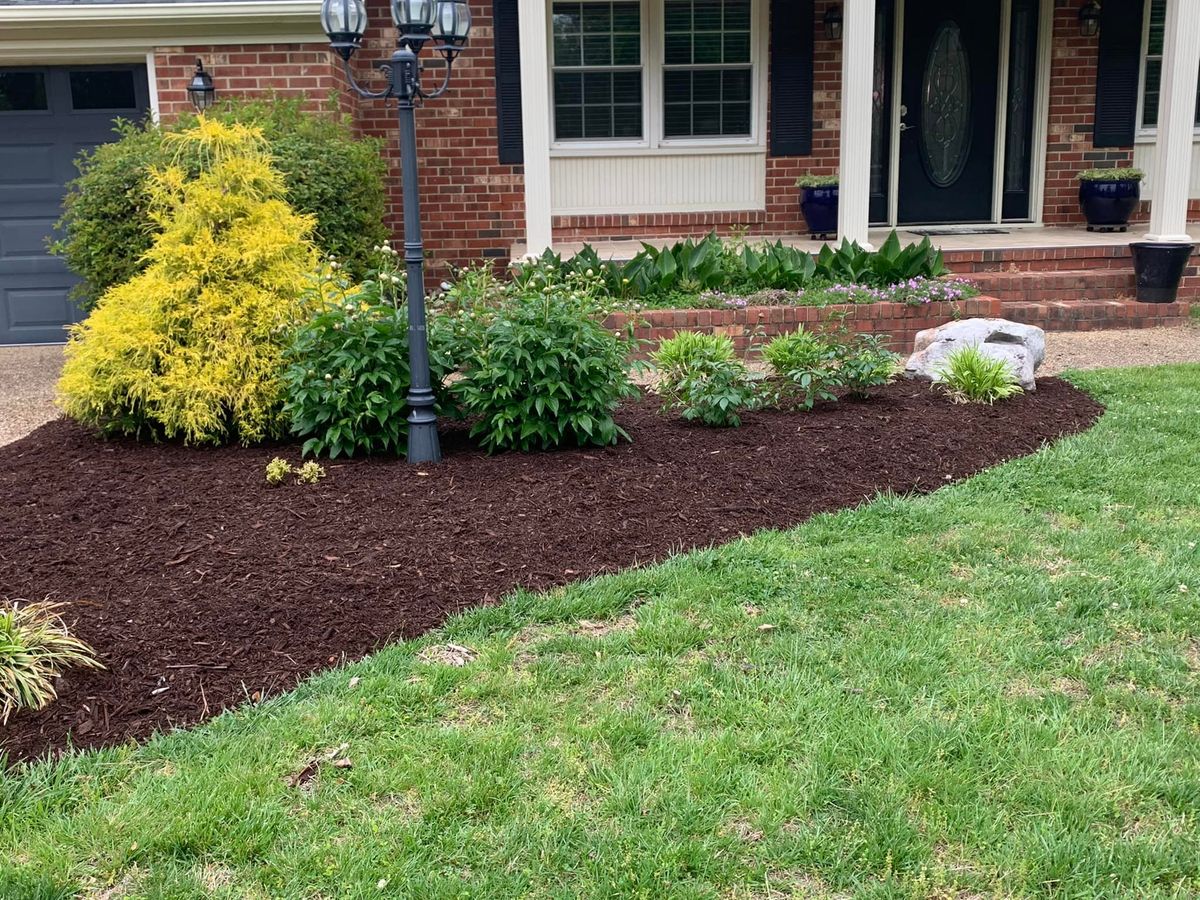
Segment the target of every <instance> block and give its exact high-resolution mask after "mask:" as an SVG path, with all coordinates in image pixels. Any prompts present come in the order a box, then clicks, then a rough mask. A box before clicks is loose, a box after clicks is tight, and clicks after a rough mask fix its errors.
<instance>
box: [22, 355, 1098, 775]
mask: <svg viewBox="0 0 1200 900" xmlns="http://www.w3.org/2000/svg"><path fill="white" fill-rule="evenodd" d="M1100 412H1101V407H1100V406H1099V405H1098V404H1097V403H1095V402H1094V401H1093V400H1092V399H1090V398H1089V397H1087V396H1086V395H1084V394H1082V393H1080V392H1079V391H1077V390H1075V389H1074V388H1072V387H1071V386H1069V385H1068V384H1066V383H1065V382H1062V381H1058V380H1055V379H1046V380H1044V381H1042V382H1041V385H1040V388H1039V390H1038V391H1037V393H1036V394H1034V395H1029V396H1025V397H1020V398H1018V399H1015V400H1012V401H1009V402H1006V403H1004V404H1002V405H998V406H996V407H980V406H955V405H953V404H951V403H950V402H948V401H947V400H946V399H945V398H943V397H941V396H939V395H938V394H936V393H933V392H931V391H930V390H929V388H928V387H927V386H925V385H920V384H912V383H901V384H897V385H894V386H892V387H889V388H887V389H886V390H884V391H883V392H881V394H880V395H879V396H877V397H875V398H874V399H872V400H869V401H865V402H852V401H848V402H843V403H839V404H835V405H831V406H829V407H827V408H823V409H818V410H817V411H815V412H813V413H809V414H794V415H788V414H780V413H757V414H754V415H750V416H748V417H747V420H746V422H745V424H744V426H743V427H742V428H739V429H730V430H714V429H704V428H698V427H691V426H687V425H684V424H682V423H679V422H677V421H673V420H667V419H664V418H662V417H661V416H658V415H656V413H655V409H654V407H653V406H651V405H650V404H649V403H648V402H646V403H643V404H641V405H632V406H629V407H626V408H624V409H622V411H621V412H620V414H619V416H618V419H619V421H620V422H621V424H622V425H624V427H625V428H626V429H627V430H628V431H629V433H630V435H631V436H632V438H633V443H631V444H621V445H620V446H617V447H611V448H608V449H604V450H596V449H589V450H573V451H564V452H558V453H546V454H539V455H523V454H507V455H500V456H495V457H487V456H483V455H482V454H480V453H479V452H478V451H476V450H473V449H471V448H470V447H469V446H468V445H467V444H466V441H465V440H464V438H463V436H462V435H461V433H452V434H450V435H449V436H448V437H447V439H446V440H445V441H444V444H445V448H446V451H447V461H446V462H445V463H443V464H442V465H441V466H438V467H430V468H427V469H412V468H409V467H407V466H406V465H405V464H403V463H402V462H399V461H396V460H367V461H354V462H342V463H334V464H329V465H328V470H329V475H328V477H327V478H326V479H325V480H324V481H322V482H320V483H319V484H317V485H316V486H313V487H301V486H295V485H288V486H284V487H275V488H272V487H269V486H268V485H267V484H266V483H265V481H264V477H263V468H264V466H265V464H266V463H267V461H268V460H270V459H271V458H272V457H273V456H275V455H277V454H280V453H283V454H284V455H286V456H288V457H289V458H291V459H293V460H295V459H297V458H298V456H299V454H298V452H296V450H295V448H284V449H283V450H281V449H280V448H256V449H250V450H245V449H236V448H230V449H222V450H189V449H185V448H182V447H178V446H168V445H163V446H145V445H137V444H134V443H131V442H123V441H118V442H103V441H100V440H97V439H95V438H93V437H91V436H89V435H88V434H87V433H85V432H84V431H83V430H81V429H80V428H78V427H76V426H75V425H72V424H71V423H69V422H66V421H58V422H53V423H50V424H49V425H45V426H43V427H42V428H39V429H38V430H37V431H35V432H34V433H33V434H31V435H29V436H28V437H26V438H24V439H23V440H20V441H18V442H16V443H14V444H11V445H9V446H7V447H4V448H0V497H2V498H3V501H2V506H0V599H6V598H7V599H11V598H17V597H21V598H29V599H33V598H45V597H51V598H54V599H56V600H63V601H69V602H70V604H71V605H70V609H69V618H70V619H71V620H74V622H73V625H74V631H75V633H76V634H78V635H79V637H81V638H83V639H84V640H86V641H88V642H90V643H91V644H92V645H93V646H94V647H95V649H96V650H97V652H98V653H99V656H100V658H101V660H102V661H103V662H104V664H105V665H106V666H107V670H106V671H103V672H89V671H86V670H75V671H72V672H70V673H69V675H68V677H67V678H66V679H65V680H64V683H63V684H62V689H61V695H60V699H59V700H58V701H57V702H56V703H54V704H52V705H51V706H50V707H49V708H48V709H46V710H44V711H42V712H40V713H36V714H34V713H28V712H26V713H19V714H17V715H15V716H14V717H13V718H12V719H10V721H9V723H8V725H7V726H6V727H4V729H3V733H2V734H0V747H3V749H4V750H6V751H7V752H8V753H9V754H10V760H12V761H15V760H22V759H28V758H30V757H33V756H36V755H41V754H44V753H45V752H46V751H47V750H53V749H57V748H61V747H63V746H65V745H66V743H67V742H68V740H71V741H73V742H74V744H75V745H77V746H99V745H105V744H112V743H117V742H120V741H123V740H125V739H127V738H131V737H132V738H144V737H146V736H147V735H149V734H151V733H152V732H153V731H154V730H156V729H164V728H169V727H171V726H180V725H190V724H193V723H196V722H198V721H200V720H202V719H204V718H206V717H208V716H211V715H215V714H216V713H217V712H218V711H220V710H221V709H223V708H226V707H229V706H234V705H237V704H239V703H243V702H245V701H246V699H247V698H248V697H251V698H257V697H261V696H265V695H269V694H275V693H278V692H280V691H285V690H287V689H288V688H290V687H292V686H293V685H294V684H295V683H296V682H297V681H298V680H299V679H300V678H303V677H304V676H305V675H307V674H308V673H310V672H313V671H315V670H318V669H322V668H325V667H328V666H330V665H331V664H334V663H336V662H339V661H341V660H342V659H343V658H348V659H354V658H358V657H361V656H363V655H365V654H367V653H369V652H371V651H372V650H373V649H375V648H377V647H379V646H380V645H381V644H382V643H384V642H386V641H389V640H392V639H395V638H402V637H404V638H406V637H412V636H414V635H418V634H420V633H422V632H424V631H426V630H428V629H430V628H433V627H434V626H436V625H437V624H438V623H440V622H441V621H443V620H444V619H445V618H446V616H447V615H449V614H451V613H453V612H455V611H457V610H461V609H464V608H466V607H470V606H474V605H478V604H481V603H488V602H494V600H495V599H497V598H499V597H502V596H503V595H504V594H505V593H507V592H508V591H511V590H512V589H513V588H514V587H516V586H518V585H521V586H525V587H529V588H546V587H550V586H552V585H558V584H562V583H564V582H568V581H572V580H574V579H578V578H584V577H587V576H589V575H594V574H596V573H600V572H609V571H613V570H616V569H621V568H624V567H628V566H631V565H634V564H637V563H645V562H648V561H650V560H654V559H659V558H662V557H664V556H666V555H668V554H670V553H671V552H674V551H678V550H679V549H680V547H685V548H690V547H696V546H704V545H709V544H712V543H714V542H718V543H719V542H722V541H726V540H729V539H731V538H733V537H734V536H736V535H737V534H739V533H743V532H752V531H754V530H756V529H759V528H764V527H786V526H791V525H795V524H797V523H798V522H801V521H803V520H804V519H806V518H808V517H809V516H812V515H813V514H815V513H818V512H822V511H826V510H832V509H836V508H839V507H845V506H850V505H853V504H856V503H859V502H860V501H862V500H863V499H864V498H867V497H870V496H871V495H873V494H874V493H875V492H876V491H879V490H885V489H887V490H892V491H896V492H901V493H904V492H910V491H929V490H933V489H935V488H938V487H940V486H942V485H944V484H946V483H947V481H948V480H951V479H958V478H963V477H965V476H968V475H971V474H973V473H975V472H978V471H979V470H981V469H983V468H985V467H987V466H991V465H994V464H995V463H998V462H1001V461H1002V460H1005V459H1009V458H1012V457H1015V456H1020V455H1022V454H1025V453H1029V452H1031V451H1033V450H1036V449H1037V448H1038V447H1039V446H1040V445H1041V444H1042V443H1043V442H1045V441H1048V440H1053V439H1055V438H1057V437H1060V436H1062V435H1066V434H1070V433H1074V432H1077V431H1080V430H1082V429H1084V428H1086V427H1088V426H1089V425H1091V424H1092V423H1093V422H1094V421H1095V419H1096V418H1097V417H1098V416H1099V414H1100ZM164 688H165V690H163V689H164Z"/></svg>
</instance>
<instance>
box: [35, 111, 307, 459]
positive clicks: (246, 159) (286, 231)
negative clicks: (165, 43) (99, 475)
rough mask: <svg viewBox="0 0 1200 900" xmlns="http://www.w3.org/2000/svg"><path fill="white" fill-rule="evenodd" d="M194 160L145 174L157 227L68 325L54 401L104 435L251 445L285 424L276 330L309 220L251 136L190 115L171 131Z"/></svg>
mask: <svg viewBox="0 0 1200 900" xmlns="http://www.w3.org/2000/svg"><path fill="white" fill-rule="evenodd" d="M168 140H169V143H170V145H171V146H173V147H174V146H177V147H178V148H179V150H180V153H181V155H184V154H194V155H201V154H203V155H205V156H206V157H208V158H210V159H211V160H212V163H211V165H210V166H209V167H208V168H207V169H206V171H204V172H202V173H201V174H200V175H199V176H197V177H195V178H190V177H189V176H188V175H187V173H186V172H184V171H183V170H182V169H179V168H176V167H169V168H167V169H164V170H160V171H156V172H155V173H154V174H153V176H152V178H151V182H150V189H149V190H150V199H151V216H152V218H153V221H154V222H155V224H156V226H157V227H158V229H159V233H158V234H157V235H156V236H155V238H154V244H153V247H152V248H151V249H150V251H149V253H148V254H147V260H148V262H149V265H148V267H147V268H146V270H145V271H143V272H142V273H140V274H138V275H136V276H134V278H133V279H131V280H130V281H127V282H125V283H123V284H120V285H117V286H116V287H113V288H111V289H109V290H108V291H107V292H106V293H105V294H104V296H103V297H101V299H100V302H99V303H98V304H97V306H96V308H95V309H94V310H93V311H92V314H91V315H90V316H88V318H87V319H85V320H84V321H83V322H82V323H80V324H78V325H75V326H73V327H72V328H71V336H70V339H69V341H68V342H67V346H66V362H65V365H64V367H63V374H62V378H61V379H60V381H59V385H58V389H59V400H60V403H61V405H62V408H63V410H64V411H65V412H66V413H67V415H69V416H72V417H73V418H75V419H78V420H79V421H81V422H84V423H85V424H88V425H92V426H94V427H96V428H98V429H100V430H102V431H106V432H115V433H119V434H128V435H137V436H143V437H154V438H157V437H167V438H176V437H178V438H181V439H183V440H184V441H185V442H187V443H196V444H200V443H220V442H222V441H226V440H231V439H236V440H240V441H242V442H244V443H253V442H256V441H260V440H263V439H264V438H268V437H274V436H276V435H278V434H279V433H280V432H281V431H282V430H283V429H282V426H283V416H282V406H283V392H282V388H283V385H282V379H281V377H280V376H281V372H282V369H283V352H284V347H285V345H286V343H287V335H288V333H289V331H290V329H291V328H292V327H294V326H295V325H296V324H297V323H298V322H299V321H301V320H302V318H303V316H304V304H303V302H302V299H301V297H302V294H303V293H304V290H305V287H306V285H307V284H308V283H309V279H310V276H311V273H312V272H313V270H314V269H315V267H316V254H315V252H314V250H313V247H312V245H311V244H310V243H309V241H308V234H309V232H310V231H311V229H312V220H311V219H310V218H309V217H307V216H301V215H297V214H296V213H295V212H294V211H293V210H292V209H291V207H289V206H288V204H287V202H286V201H284V199H283V193H284V187H283V179H282V178H281V177H280V176H279V173H278V172H276V171H275V170H274V169H273V168H272V167H271V164H270V156H269V152H268V149H267V146H266V142H265V141H264V140H263V137H262V134H261V133H260V132H259V131H258V130H257V129H255V128H251V127H248V126H244V125H237V124H233V125H225V124H222V123H220V122H218V121H216V120H212V119H208V120H201V121H200V122H199V124H197V126H196V127H195V128H193V129H191V130H190V131H184V132H179V133H174V134H171V135H170V136H169V139H168Z"/></svg>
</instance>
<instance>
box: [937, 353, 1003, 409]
mask: <svg viewBox="0 0 1200 900" xmlns="http://www.w3.org/2000/svg"><path fill="white" fill-rule="evenodd" d="M936 375H937V380H938V381H939V382H940V383H941V384H942V385H944V386H945V387H946V389H947V390H948V391H949V392H950V396H951V398H953V400H954V402H955V403H987V404H989V405H990V404H992V403H995V402H996V401H997V400H1007V399H1008V398H1009V397H1013V396H1016V395H1017V394H1020V393H1022V389H1021V385H1020V384H1019V383H1018V381H1017V376H1016V373H1015V372H1013V368H1012V365H1011V364H1010V363H1008V362H1007V361H1006V360H1003V359H1000V358H998V357H995V356H988V355H987V354H986V353H984V352H983V351H981V350H980V349H979V348H978V347H963V348H962V349H959V350H955V351H954V352H953V353H951V354H950V355H949V356H947V357H946V361H945V363H944V364H943V365H942V366H941V367H940V368H938V370H937V372H936Z"/></svg>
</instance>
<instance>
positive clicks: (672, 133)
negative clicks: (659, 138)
mask: <svg viewBox="0 0 1200 900" xmlns="http://www.w3.org/2000/svg"><path fill="white" fill-rule="evenodd" d="M663 133H664V134H665V135H666V136H667V137H681V136H687V135H689V134H691V133H692V108H691V107H690V106H688V105H686V104H682V103H668V104H667V106H666V110H665V113H664V116H663Z"/></svg>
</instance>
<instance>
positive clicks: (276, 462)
mask: <svg viewBox="0 0 1200 900" xmlns="http://www.w3.org/2000/svg"><path fill="white" fill-rule="evenodd" d="M291 474H292V465H291V463H289V462H288V461H287V460H286V459H284V458H283V457H280V456H277V457H275V458H274V459H273V460H271V461H270V462H269V463H267V484H283V483H284V482H285V481H286V480H287V477H288V476H289V475H291Z"/></svg>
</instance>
